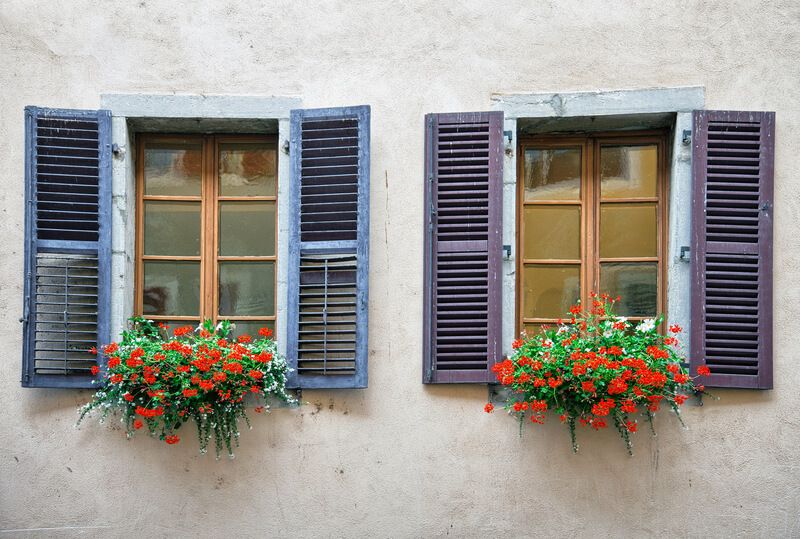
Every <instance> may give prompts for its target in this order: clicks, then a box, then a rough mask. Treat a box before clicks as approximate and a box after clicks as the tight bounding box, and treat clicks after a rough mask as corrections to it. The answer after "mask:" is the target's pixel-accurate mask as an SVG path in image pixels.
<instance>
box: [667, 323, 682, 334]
mask: <svg viewBox="0 0 800 539" xmlns="http://www.w3.org/2000/svg"><path fill="white" fill-rule="evenodd" d="M669 330H670V331H671V332H672V333H680V332H681V331H683V328H682V327H680V326H679V325H678V324H673V325H671V326H670V327H669Z"/></svg>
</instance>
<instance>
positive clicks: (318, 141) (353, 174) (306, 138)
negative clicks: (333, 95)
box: [286, 106, 370, 388]
mask: <svg viewBox="0 0 800 539" xmlns="http://www.w3.org/2000/svg"><path fill="white" fill-rule="evenodd" d="M369 122H370V109H369V106H359V107H345V108H332V109H303V110H293V111H292V113H291V146H290V158H291V162H292V171H291V177H292V185H291V204H292V208H293V216H292V219H291V226H290V244H289V279H288V287H287V288H288V293H289V298H288V312H287V321H288V324H287V327H288V336H287V347H286V349H287V356H288V359H289V362H290V365H291V366H292V368H293V369H294V372H292V373H291V375H290V376H289V383H288V387H293V388H364V387H367V354H368V348H367V333H368V324H367V313H368V292H369V290H368V288H369V142H370V137H369V129H370V125H369Z"/></svg>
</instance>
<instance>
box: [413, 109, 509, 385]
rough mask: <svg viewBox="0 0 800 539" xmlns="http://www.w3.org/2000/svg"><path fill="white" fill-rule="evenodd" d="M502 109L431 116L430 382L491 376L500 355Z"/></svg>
mask: <svg viewBox="0 0 800 539" xmlns="http://www.w3.org/2000/svg"><path fill="white" fill-rule="evenodd" d="M502 129H503V114H502V112H475V113H458V114H429V115H428V116H427V117H426V137H425V138H426V200H425V207H426V223H425V227H426V233H425V300H424V303H425V313H424V327H423V332H424V339H425V346H424V364H423V381H424V382H425V383H470V382H471V383H488V382H491V381H493V380H494V376H493V374H492V372H491V367H492V366H493V365H494V364H495V363H496V362H497V361H498V360H499V358H500V356H501V335H500V328H501V303H502V301H501V300H502V298H501V297H500V286H501V263H502V260H501V256H502V235H501V232H502V187H503V184H502V182H503V169H502V166H503V142H502Z"/></svg>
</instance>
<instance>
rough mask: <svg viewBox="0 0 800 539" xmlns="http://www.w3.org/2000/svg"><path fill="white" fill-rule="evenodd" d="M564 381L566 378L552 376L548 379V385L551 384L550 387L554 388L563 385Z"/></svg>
mask: <svg viewBox="0 0 800 539" xmlns="http://www.w3.org/2000/svg"><path fill="white" fill-rule="evenodd" d="M563 383H564V380H563V379H561V378H550V379H549V380H548V381H547V385H549V386H550V387H552V388H553V389H555V388H557V387H558V386H560V385H561V384H563Z"/></svg>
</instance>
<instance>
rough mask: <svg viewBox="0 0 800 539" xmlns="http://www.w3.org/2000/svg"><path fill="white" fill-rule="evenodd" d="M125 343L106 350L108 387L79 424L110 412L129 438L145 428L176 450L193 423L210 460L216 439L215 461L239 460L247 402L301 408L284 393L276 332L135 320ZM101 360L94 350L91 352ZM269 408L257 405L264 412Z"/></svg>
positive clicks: (96, 371)
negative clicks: (224, 454) (116, 413)
mask: <svg viewBox="0 0 800 539" xmlns="http://www.w3.org/2000/svg"><path fill="white" fill-rule="evenodd" d="M130 322H131V323H130V329H128V330H126V331H123V333H122V340H121V341H120V342H119V343H116V342H114V343H111V344H109V345H107V346H105V347H104V348H103V353H104V354H105V355H106V356H107V357H108V362H107V371H106V372H104V373H102V375H101V373H100V369H99V368H98V367H94V368H93V369H92V374H94V375H95V376H100V377H101V380H100V381H101V382H102V383H103V386H104V387H103V388H102V389H99V390H98V391H97V392H96V393H95V395H94V398H93V400H92V401H91V402H90V403H88V404H87V405H85V406H84V407H83V408H82V409H81V416H80V419H79V420H78V423H80V422H81V421H82V420H83V419H84V417H85V416H86V415H87V414H88V413H90V412H91V411H93V410H95V409H100V410H102V416H103V419H104V418H105V417H106V416H107V414H108V413H109V412H110V411H112V410H120V411H121V412H122V420H123V422H124V423H125V425H126V427H127V431H128V436H131V435H133V433H134V432H135V431H137V430H139V429H142V428H144V427H147V429H148V431H149V432H150V434H151V435H153V436H158V437H159V438H160V439H162V440H164V442H166V443H167V444H176V443H178V442H179V441H180V437H179V436H178V435H177V434H176V432H177V431H178V429H179V428H180V427H181V426H182V425H183V424H184V423H186V422H187V421H188V420H189V419H192V420H194V422H195V423H196V424H197V429H198V436H199V439H200V450H201V452H203V453H205V452H206V450H207V448H208V443H209V441H210V439H211V436H212V435H213V436H214V441H215V446H216V453H217V457H219V454H220V452H221V450H222V448H223V447H225V448H227V450H228V453H229V454H230V455H231V456H233V445H234V444H235V445H238V437H239V432H238V422H239V420H240V419H242V420H244V421H245V422H246V423H247V425H248V426H249V424H250V423H249V421H248V419H247V415H246V413H245V397H246V396H248V395H252V396H253V397H255V398H256V401H258V399H263V400H264V401H266V403H267V404H268V403H269V401H270V400H271V399H272V398H277V399H278V400H280V401H284V402H287V403H292V404H293V403H295V402H296V401H295V400H294V399H293V398H292V397H291V396H289V395H288V394H287V393H286V375H287V373H288V372H289V368H288V365H287V364H286V360H285V359H284V358H282V357H280V356H279V355H278V352H277V347H276V344H275V341H273V340H272V330H270V329H269V328H261V329H260V330H259V338H257V339H253V338H252V337H251V336H249V335H241V336H240V337H238V338H236V339H233V338H231V337H230V334H231V330H232V324H231V322H229V321H227V320H225V321H222V322H220V323H219V324H218V325H217V326H216V327H215V326H214V324H213V323H212V322H211V321H206V322H204V323H203V324H201V326H199V327H198V328H197V329H195V328H193V327H191V326H182V327H178V328H175V329H174V330H173V331H172V336H171V337H170V336H169V326H167V325H165V324H163V323H159V324H158V325H156V324H154V323H153V322H152V321H150V320H146V319H144V318H139V317H135V318H131V320H130ZM90 352H92V353H95V354H96V353H97V350H96V349H95V348H92V349H91V350H90ZM263 410H264V406H260V405H259V406H256V408H255V411H256V412H262V411H263Z"/></svg>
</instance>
